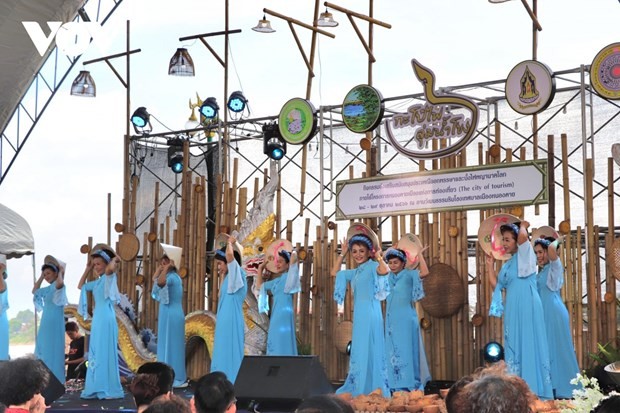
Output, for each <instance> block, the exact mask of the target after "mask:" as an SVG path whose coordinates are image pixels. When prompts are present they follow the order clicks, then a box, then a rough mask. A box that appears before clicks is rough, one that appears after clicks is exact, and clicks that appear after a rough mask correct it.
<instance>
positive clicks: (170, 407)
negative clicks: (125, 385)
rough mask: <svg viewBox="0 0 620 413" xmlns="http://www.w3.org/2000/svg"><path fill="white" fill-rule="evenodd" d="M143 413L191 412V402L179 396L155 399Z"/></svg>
mask: <svg viewBox="0 0 620 413" xmlns="http://www.w3.org/2000/svg"><path fill="white" fill-rule="evenodd" d="M143 413H191V410H190V408H189V404H188V403H187V402H186V401H185V400H184V399H182V398H181V397H179V396H175V395H174V394H172V395H170V398H169V399H157V400H154V401H153V403H151V405H150V406H149V407H148V408H147V409H146V410H144V412H143Z"/></svg>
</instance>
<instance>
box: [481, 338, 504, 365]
mask: <svg viewBox="0 0 620 413" xmlns="http://www.w3.org/2000/svg"><path fill="white" fill-rule="evenodd" d="M482 357H483V358H484V361H486V362H487V363H497V362H498V361H500V360H503V359H504V347H502V345H501V344H499V343H498V342H497V341H489V342H488V343H487V345H486V346H484V349H483V350H482Z"/></svg>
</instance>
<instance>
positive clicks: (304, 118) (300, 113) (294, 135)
mask: <svg viewBox="0 0 620 413" xmlns="http://www.w3.org/2000/svg"><path fill="white" fill-rule="evenodd" d="M315 114H316V110H315V109H314V106H312V103H310V102H309V101H307V100H305V99H302V98H293V99H291V100H289V101H288V102H286V103H285V104H284V106H282V109H281V110H280V116H278V128H279V129H280V135H282V138H283V139H284V140H285V141H286V142H287V143H290V144H291V145H301V144H303V143H304V142H306V141H307V140H308V139H310V138H311V137H312V136H314V134H315V133H316V116H315Z"/></svg>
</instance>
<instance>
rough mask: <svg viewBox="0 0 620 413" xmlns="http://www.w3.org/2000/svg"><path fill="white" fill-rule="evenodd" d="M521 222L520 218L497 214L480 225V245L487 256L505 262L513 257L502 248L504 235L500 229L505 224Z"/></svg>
mask: <svg viewBox="0 0 620 413" xmlns="http://www.w3.org/2000/svg"><path fill="white" fill-rule="evenodd" d="M519 221H521V220H520V219H519V218H517V217H515V216H514V215H510V214H495V215H492V216H490V217H488V218H487V219H485V220H484V221H482V223H481V224H480V228H479V229H478V243H479V244H480V247H481V248H482V250H483V251H484V252H485V253H486V254H487V255H489V254H493V257H494V258H495V259H496V260H501V261H505V260H508V259H510V257H512V254H510V253H507V252H506V251H505V250H504V247H503V246H502V242H501V240H502V233H501V232H500V230H499V229H500V227H501V226H502V225H504V224H512V223H514V222H519Z"/></svg>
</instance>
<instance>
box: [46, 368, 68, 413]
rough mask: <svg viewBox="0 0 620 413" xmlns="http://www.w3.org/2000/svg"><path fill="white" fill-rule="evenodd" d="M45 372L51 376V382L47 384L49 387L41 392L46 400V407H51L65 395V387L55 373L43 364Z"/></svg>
mask: <svg viewBox="0 0 620 413" xmlns="http://www.w3.org/2000/svg"><path fill="white" fill-rule="evenodd" d="M41 364H42V365H43V367H45V370H47V373H48V374H49V376H50V381H49V383H48V384H47V387H46V388H45V389H44V390H43V391H42V392H41V395H42V396H43V398H44V399H45V405H46V406H49V405H51V404H52V402H54V401H56V399H57V398H59V397H60V396H62V395H63V394H65V385H64V384H63V383H61V382H60V381H58V379H57V378H56V376H54V373H52V371H51V370H50V369H48V368H47V366H46V365H45V363H43V362H41Z"/></svg>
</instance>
